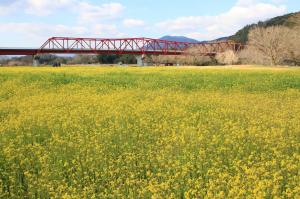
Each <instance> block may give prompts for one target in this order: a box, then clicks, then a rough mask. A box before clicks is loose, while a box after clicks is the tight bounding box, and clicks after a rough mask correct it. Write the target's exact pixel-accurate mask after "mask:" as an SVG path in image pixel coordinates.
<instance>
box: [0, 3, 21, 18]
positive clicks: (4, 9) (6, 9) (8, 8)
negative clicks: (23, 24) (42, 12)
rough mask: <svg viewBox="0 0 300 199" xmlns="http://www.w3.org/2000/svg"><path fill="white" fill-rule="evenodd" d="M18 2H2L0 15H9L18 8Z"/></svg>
mask: <svg viewBox="0 0 300 199" xmlns="http://www.w3.org/2000/svg"><path fill="white" fill-rule="evenodd" d="M19 5H20V2H19V1H3V2H1V4H0V15H9V14H11V13H12V12H14V11H16V10H17V8H18V7H19Z"/></svg>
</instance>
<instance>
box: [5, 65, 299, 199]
mask: <svg viewBox="0 0 300 199" xmlns="http://www.w3.org/2000/svg"><path fill="white" fill-rule="evenodd" d="M0 85H1V87H0V198H209V199H210V198H249V199H250V198H251V199H252V198H300V174H299V172H300V69H299V68H298V69H297V68H280V69H272V68H249V67H246V68H234V67H233V68H217V67H211V68H175V67H174V68H172V67H170V68H151V67H150V68H117V67H115V68H104V67H86V68H85V67H79V68H78V67H70V68H47V67H45V68H30V67H19V68H5V67H0Z"/></svg>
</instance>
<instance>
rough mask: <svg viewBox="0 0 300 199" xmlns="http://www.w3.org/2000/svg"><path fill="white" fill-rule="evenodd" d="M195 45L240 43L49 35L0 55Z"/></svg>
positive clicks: (158, 51)
mask: <svg viewBox="0 0 300 199" xmlns="http://www.w3.org/2000/svg"><path fill="white" fill-rule="evenodd" d="M190 47H198V48H199V49H201V53H202V54H203V55H209V56H211V55H215V54H217V53H221V52H224V51H226V50H233V51H240V50H241V49H243V45H242V44H240V43H235V42H233V41H219V42H205V43H189V42H176V41H167V40H160V39H150V38H119V39H107V38H73V37H52V38H49V39H48V40H47V41H46V42H45V43H44V44H43V45H42V46H41V47H40V48H38V49H0V55H36V54H137V55H141V54H149V55H180V54H183V53H184V51H185V50H186V49H187V48H190Z"/></svg>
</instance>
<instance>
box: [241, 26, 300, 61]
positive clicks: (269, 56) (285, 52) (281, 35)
mask: <svg viewBox="0 0 300 199" xmlns="http://www.w3.org/2000/svg"><path fill="white" fill-rule="evenodd" d="M298 41H299V35H298V34H296V33H295V32H294V31H293V30H291V29H289V28H286V27H283V26H272V27H268V28H262V27H256V28H254V29H252V30H251V31H250V33H249V42H248V47H247V49H246V52H248V54H249V55H248V56H256V57H252V58H251V57H248V59H250V60H251V61H252V62H253V58H254V59H258V58H259V59H260V60H259V61H261V62H262V63H261V64H270V65H280V64H283V63H284V62H285V61H286V60H288V59H291V58H292V59H295V57H296V56H298V55H297V54H298V53H297V51H298V48H297V44H296V43H297V42H298Z"/></svg>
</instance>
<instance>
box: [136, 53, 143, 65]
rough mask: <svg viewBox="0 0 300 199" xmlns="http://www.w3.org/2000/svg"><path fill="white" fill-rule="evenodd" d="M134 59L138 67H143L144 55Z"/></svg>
mask: <svg viewBox="0 0 300 199" xmlns="http://www.w3.org/2000/svg"><path fill="white" fill-rule="evenodd" d="M135 58H136V60H137V65H138V66H145V55H137V56H135Z"/></svg>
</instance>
